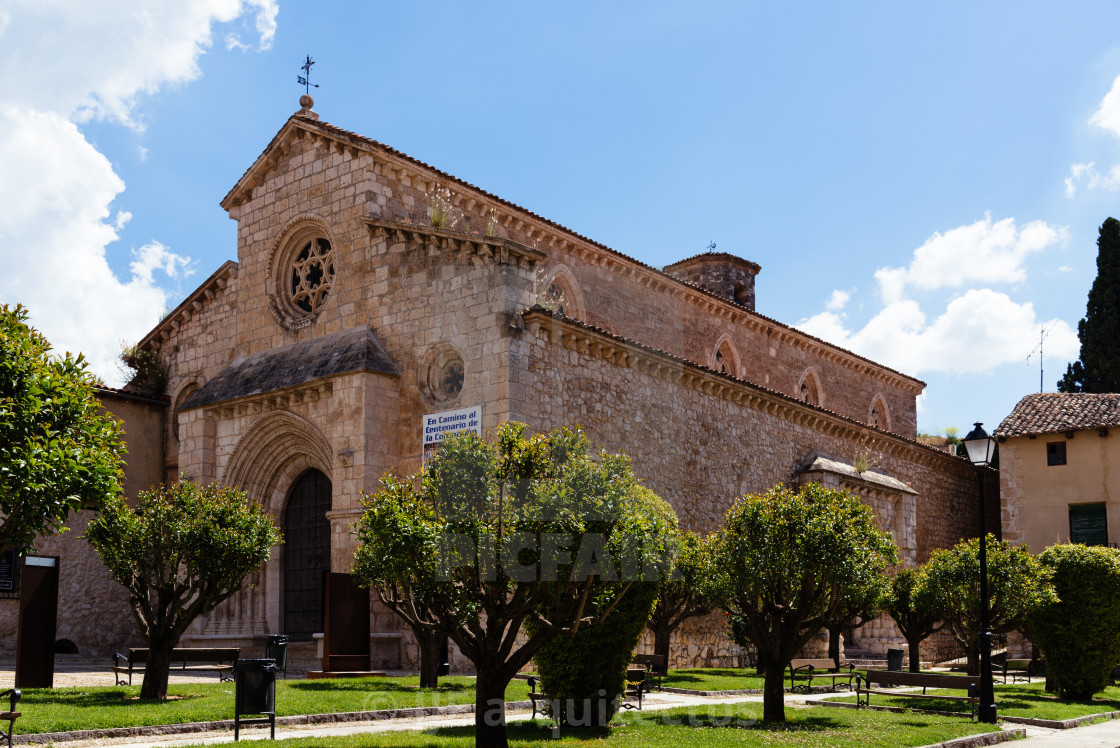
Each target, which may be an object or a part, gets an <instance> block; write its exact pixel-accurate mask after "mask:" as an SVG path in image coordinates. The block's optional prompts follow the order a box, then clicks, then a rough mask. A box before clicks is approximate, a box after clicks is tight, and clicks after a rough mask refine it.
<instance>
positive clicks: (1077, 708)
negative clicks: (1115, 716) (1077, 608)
mask: <svg viewBox="0 0 1120 748" xmlns="http://www.w3.org/2000/svg"><path fill="white" fill-rule="evenodd" d="M929 693H931V694H936V693H938V691H937V690H934V689H930V691H929ZM942 693H948V694H952V695H955V696H960V695H961V692H960V691H942ZM837 701H855V697H854V696H849V697H845V698H841V699H837ZM871 703H872V704H873V705H877V706H903V707H908V708H911V709H936V710H939V711H945V712H961V711H963V712H964V713H966V714H967V713H968V711H969V705H968V703H967V702H960V701H944V700H941V701H939V700H937V699H928V700H926V699H914V698H894V697H891V696H880V695H878V694H875V695H873V696H872V697H871ZM996 708H997V711H998V713H999V714H1002V715H1007V716H1009V717H1033V718H1034V719H1053V720H1064V719H1073V718H1074V717H1084V716H1086V715H1089V714H1100V713H1101V712H1115V711H1120V687H1116V686H1110V687H1109V688H1106V689H1105V690H1104V691H1103V692H1101V693H1099V694H1097V695H1096V697H1094V698H1093V699H1092V700H1091V701H1072V700H1068V699H1059V698H1058V697H1057V696H1055V695H1054V694H1049V693H1046V691H1044V690H1043V683H1042V681H1035V682H1034V683H1015V684H1011V683H1008V684H1006V685H1003V684H1000V683H997V684H996Z"/></svg>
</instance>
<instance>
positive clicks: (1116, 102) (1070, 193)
mask: <svg viewBox="0 0 1120 748" xmlns="http://www.w3.org/2000/svg"><path fill="white" fill-rule="evenodd" d="M1089 124H1090V125H1093V126H1095V127H1099V128H1100V129H1102V130H1104V131H1105V132H1108V133H1110V134H1112V135H1115V136H1120V76H1117V77H1116V79H1115V80H1113V81H1112V88H1110V89H1109V90H1108V93H1106V94H1105V95H1104V98H1103V99H1101V103H1100V106H1099V107H1097V111H1095V112H1093V116H1091V117H1089ZM1082 185H1084V187H1085V188H1086V189H1089V190H1108V191H1110V192H1115V191H1116V190H1118V189H1120V164H1117V165H1115V166H1113V167H1111V168H1110V169H1108V170H1107V171H1106V172H1105V173H1103V174H1102V173H1101V172H1100V171H1098V170H1097V168H1096V164H1095V163H1094V162H1092V161H1090V162H1088V163H1073V164H1070V166H1069V176H1068V177H1066V179H1065V186H1066V197H1067V198H1073V197H1076V196H1077V192H1078V190H1079V189H1080V188H1081V186H1082Z"/></svg>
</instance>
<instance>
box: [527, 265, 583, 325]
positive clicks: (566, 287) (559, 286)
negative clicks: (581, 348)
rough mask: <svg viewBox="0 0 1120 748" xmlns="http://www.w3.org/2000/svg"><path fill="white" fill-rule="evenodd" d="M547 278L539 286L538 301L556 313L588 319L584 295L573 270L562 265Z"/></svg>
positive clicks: (573, 317)
mask: <svg viewBox="0 0 1120 748" xmlns="http://www.w3.org/2000/svg"><path fill="white" fill-rule="evenodd" d="M546 278H547V280H545V281H544V282H543V283H541V284H540V285H539V286H537V289H538V290H537V303H538V304H540V305H541V306H543V307H546V308H547V309H549V310H550V311H552V312H554V313H556V314H562V315H564V316H565V317H571V318H572V319H579V320H585V321H586V318H585V317H584V311H585V308H584V306H583V297H582V296H581V295H580V292H579V285H578V284H577V283H576V279H575V277H574V276H573V275H572V273H571V271H570V270H568V268H566V267H564V266H563V265H561V266H559V267H557V268H555V269H554V270H553V271H552V273H551V274H550V275H547V276H546Z"/></svg>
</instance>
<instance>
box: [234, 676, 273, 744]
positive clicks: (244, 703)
mask: <svg viewBox="0 0 1120 748" xmlns="http://www.w3.org/2000/svg"><path fill="white" fill-rule="evenodd" d="M233 682H234V689H233V690H234V709H233V739H234V740H235V741H237V740H240V739H241V725H263V724H268V725H269V728H270V731H269V737H270V738H271V739H272V740H275V739H276V662H275V660H238V661H237V662H235V663H233ZM243 714H263V715H265V716H264V717H262V718H256V719H242V718H241V715H243Z"/></svg>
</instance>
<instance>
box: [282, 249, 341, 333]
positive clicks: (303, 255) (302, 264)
mask: <svg viewBox="0 0 1120 748" xmlns="http://www.w3.org/2000/svg"><path fill="white" fill-rule="evenodd" d="M333 282H334V251H333V250H332V248H331V243H330V242H329V241H327V240H326V239H322V238H315V239H312V240H311V241H309V242H307V243H306V244H304V245H303V246H302V247H301V248H300V249H299V251H298V252H297V253H296V256H295V258H294V259H293V260H292V265H291V280H290V291H291V302H292V304H293V305H295V307H296V308H298V309H300V310H302V311H303V312H304V313H306V314H315V313H316V312H318V311H319V307H321V306H322V305H323V301H324V300H325V299H326V298H327V294H329V293H330V291H331V284H332V283H333Z"/></svg>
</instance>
